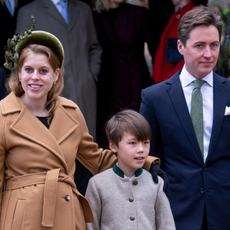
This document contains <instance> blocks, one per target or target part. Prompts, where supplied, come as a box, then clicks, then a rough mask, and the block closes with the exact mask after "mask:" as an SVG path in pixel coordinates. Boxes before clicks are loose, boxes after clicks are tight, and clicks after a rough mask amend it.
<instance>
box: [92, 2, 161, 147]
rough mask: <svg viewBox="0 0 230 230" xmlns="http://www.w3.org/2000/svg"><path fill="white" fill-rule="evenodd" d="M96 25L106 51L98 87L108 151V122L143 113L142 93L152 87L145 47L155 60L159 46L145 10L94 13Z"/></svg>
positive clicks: (100, 135)
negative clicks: (122, 114)
mask: <svg viewBox="0 0 230 230" xmlns="http://www.w3.org/2000/svg"><path fill="white" fill-rule="evenodd" d="M94 21H95V27H96V31H97V35H98V40H99V42H100V45H101V47H102V49H103V54H102V64H101V71H100V74H99V76H98V83H97V84H98V85H97V86H98V88H97V89H98V103H97V105H98V107H97V109H98V117H97V118H98V119H97V143H98V144H99V146H100V147H104V148H106V147H108V141H107V139H106V137H105V134H104V124H105V122H106V121H107V120H108V119H109V118H110V117H111V116H112V115H114V114H115V113H117V112H118V111H120V110H121V109H125V108H130V109H134V110H136V111H139V108H140V101H141V96H140V94H141V90H142V89H143V88H146V87H147V86H149V85H150V73H149V70H148V67H147V64H146V61H145V57H144V43H145V42H147V44H148V48H149V51H150V54H151V56H152V57H154V56H155V53H156V50H157V45H158V42H157V39H156V38H155V35H154V30H153V26H154V25H152V23H151V22H152V21H151V18H150V15H149V11H148V10H147V9H146V8H144V7H140V6H135V5H131V4H125V3H122V4H121V5H120V6H119V7H118V8H116V9H110V10H109V11H102V12H101V13H98V12H94Z"/></svg>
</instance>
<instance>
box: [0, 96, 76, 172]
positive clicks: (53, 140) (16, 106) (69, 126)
mask: <svg viewBox="0 0 230 230" xmlns="http://www.w3.org/2000/svg"><path fill="white" fill-rule="evenodd" d="M57 103H58V105H57V108H56V109H55V111H54V117H53V120H52V123H51V125H50V129H49V130H48V129H47V128H46V127H45V126H44V125H43V124H42V123H41V122H40V121H39V120H38V119H37V118H36V116H34V114H33V113H32V112H31V111H30V110H29V109H28V108H27V106H26V105H25V104H24V103H23V102H22V101H21V99H20V98H19V97H16V96H15V94H14V93H12V92H11V93H10V94H9V95H8V96H7V97H6V98H5V99H4V100H2V101H1V104H0V105H1V108H2V114H3V115H4V116H7V115H10V114H15V113H18V116H17V117H16V119H15V120H14V121H13V123H12V124H11V126H10V129H11V130H12V131H13V132H15V133H17V134H18V135H20V136H22V137H24V138H27V139H29V140H31V141H33V142H35V143H37V144H39V145H42V146H44V147H45V148H47V149H49V150H50V152H52V153H53V154H54V155H56V156H57V157H58V158H59V159H60V161H61V162H62V163H63V166H64V168H65V171H66V172H67V173H68V168H67V165H66V162H65V158H64V154H63V152H62V149H61V147H60V144H61V143H62V142H63V141H64V140H65V139H66V138H67V137H68V136H69V135H70V134H71V133H73V132H74V131H75V130H76V129H77V128H78V126H79V122H78V121H77V120H76V119H74V118H73V117H72V116H71V115H70V114H69V113H68V111H67V110H68V109H74V110H75V109H76V108H77V105H76V104H75V103H73V102H72V101H70V100H68V99H65V98H62V97H58V101H57ZM28 121H29V122H28Z"/></svg>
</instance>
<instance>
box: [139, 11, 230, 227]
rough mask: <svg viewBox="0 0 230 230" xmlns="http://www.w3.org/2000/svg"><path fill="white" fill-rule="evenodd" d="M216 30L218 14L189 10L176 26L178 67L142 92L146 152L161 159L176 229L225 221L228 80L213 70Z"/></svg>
mask: <svg viewBox="0 0 230 230" xmlns="http://www.w3.org/2000/svg"><path fill="white" fill-rule="evenodd" d="M221 30H222V21H221V18H220V16H218V15H216V14H215V13H214V12H212V11H211V10H210V9H208V8H206V7H195V8H194V9H192V10H190V11H188V12H187V13H186V14H185V15H184V16H183V18H182V19H181V21H180V24H179V27H178V39H179V41H178V50H179V52H180V53H181V54H182V55H183V57H184V61H185V65H184V67H183V69H182V71H179V72H177V73H176V74H175V75H173V76H172V77H171V78H170V79H168V80H166V81H164V82H162V83H159V84H156V85H154V86H151V87H149V88H147V89H145V90H143V91H142V103H141V109H140V113H141V114H142V115H144V117H145V118H146V119H147V120H148V121H149V124H150V126H151V130H152V136H153V137H155V138H152V139H151V146H150V155H154V156H158V157H160V158H161V162H162V163H161V168H162V169H163V170H164V171H165V172H166V173H167V175H168V178H169V184H170V185H169V191H168V198H169V201H170V204H171V208H172V213H173V215H174V220H175V223H176V229H177V230H185V229H186V230H201V229H202V230H204V229H205V230H211V229H222V230H228V229H229V225H230V214H229V209H228V207H229V205H230V196H229V191H230V184H229V175H230V168H229V164H230V155H229V149H230V142H229V138H230V133H229V130H230V119H229V118H230V116H229V115H230V111H229V106H230V80H229V79H226V78H223V77H220V76H218V75H217V74H215V73H214V72H213V68H214V67H215V65H216V62H217V59H218V55H219V49H220V37H221ZM199 79H201V80H204V81H205V82H202V81H201V80H199ZM197 80H198V81H197ZM200 82H201V83H203V85H202V86H201V88H200V87H199V86H197V83H200ZM194 88H195V89H194ZM199 88H200V90H199ZM196 98H198V99H199V100H198V101H197V100H195V99H196ZM194 107H195V110H194V109H193V108H194ZM198 108H200V110H198ZM194 112H197V114H194Z"/></svg>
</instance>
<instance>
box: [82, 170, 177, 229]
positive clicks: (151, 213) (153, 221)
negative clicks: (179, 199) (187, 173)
mask: <svg viewBox="0 0 230 230" xmlns="http://www.w3.org/2000/svg"><path fill="white" fill-rule="evenodd" d="M163 184H164V182H163V180H162V179H161V178H159V182H158V184H155V183H154V182H153V180H152V176H151V174H150V173H149V172H147V171H146V170H143V172H142V174H141V175H140V176H138V177H133V178H132V179H130V178H122V177H120V176H118V175H117V174H115V172H114V171H113V169H108V170H106V171H105V172H102V173H100V174H97V175H96V176H94V177H92V178H91V179H90V181H89V184H88V188H87V191H86V198H87V199H88V200H89V202H90V206H91V208H92V211H93V215H94V219H95V222H94V223H90V224H87V230H99V229H100V230H108V229H109V230H117V229H119V230H137V229H138V230H175V224H174V220H173V216H172V213H171V209H170V205H169V201H168V199H167V197H166V195H165V193H164V192H163Z"/></svg>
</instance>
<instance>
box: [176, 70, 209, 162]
mask: <svg viewBox="0 0 230 230" xmlns="http://www.w3.org/2000/svg"><path fill="white" fill-rule="evenodd" d="M179 78H180V81H181V85H182V89H183V92H184V96H185V100H186V103H187V106H188V110H189V113H190V111H191V99H192V91H193V88H194V83H193V81H194V80H196V78H195V77H193V76H192V75H191V74H190V73H188V71H187V70H186V68H185V66H184V67H183V69H182V71H181V74H180V76H179ZM202 80H204V81H206V83H204V84H203V85H202V87H201V94H202V98H203V125H204V139H203V140H204V162H205V161H206V159H207V156H208V149H209V143H210V138H211V133H212V124H213V71H212V72H210V73H209V74H208V75H206V76H205V77H204V78H202Z"/></svg>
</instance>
